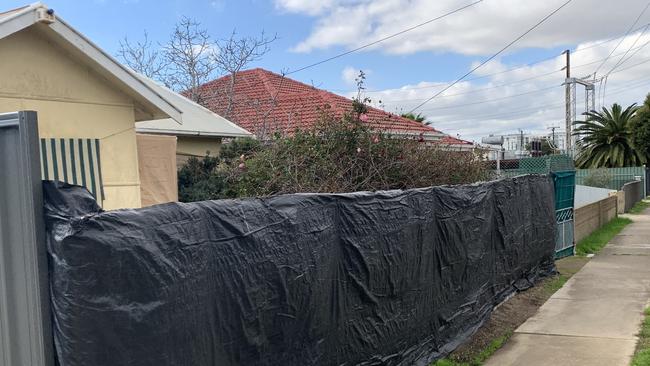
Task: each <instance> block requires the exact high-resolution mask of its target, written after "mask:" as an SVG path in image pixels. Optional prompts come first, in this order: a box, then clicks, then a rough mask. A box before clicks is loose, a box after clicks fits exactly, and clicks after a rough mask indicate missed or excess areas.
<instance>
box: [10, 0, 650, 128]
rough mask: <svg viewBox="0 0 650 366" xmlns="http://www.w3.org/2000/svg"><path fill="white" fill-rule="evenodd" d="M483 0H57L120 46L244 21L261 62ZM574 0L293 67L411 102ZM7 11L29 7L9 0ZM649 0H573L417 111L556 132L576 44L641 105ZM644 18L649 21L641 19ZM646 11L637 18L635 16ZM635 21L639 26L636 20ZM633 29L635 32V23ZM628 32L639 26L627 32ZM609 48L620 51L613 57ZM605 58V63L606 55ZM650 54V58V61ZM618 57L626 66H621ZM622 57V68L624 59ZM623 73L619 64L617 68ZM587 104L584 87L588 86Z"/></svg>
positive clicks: (586, 65)
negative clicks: (185, 22) (191, 25)
mask: <svg viewBox="0 0 650 366" xmlns="http://www.w3.org/2000/svg"><path fill="white" fill-rule="evenodd" d="M474 1H475V0H436V1H432V0H187V1H180V0H156V1H154V0H50V1H46V2H45V3H46V4H47V5H48V6H50V7H51V8H52V9H54V10H55V12H56V14H57V16H59V17H61V18H63V19H65V20H66V21H67V22H68V23H69V24H70V25H72V26H73V27H75V28H76V29H77V30H79V31H80V32H82V33H83V34H85V35H86V36H87V37H88V38H90V39H91V40H92V41H93V42H95V43H96V44H98V45H99V46H100V47H102V48H103V49H104V50H106V51H107V52H108V53H111V54H116V53H117V50H118V48H119V42H120V40H122V39H123V38H124V37H125V36H126V37H128V38H129V39H130V40H138V39H141V38H142V34H143V32H144V31H145V30H146V31H147V32H148V34H149V38H150V39H152V40H154V41H155V42H158V43H164V42H165V41H166V40H167V39H168V38H169V34H170V33H171V31H172V29H173V26H174V24H175V23H176V22H177V21H178V20H179V19H180V18H181V17H183V16H187V17H190V18H193V19H195V20H197V21H199V22H200V23H201V25H202V26H203V27H205V28H206V29H207V30H208V32H209V33H210V34H211V35H212V37H213V38H215V39H222V38H224V37H227V36H228V35H230V33H231V32H232V31H233V30H235V31H236V32H237V33H238V34H240V35H243V36H255V35H259V34H260V32H262V31H264V32H265V33H266V34H269V35H273V34H276V35H277V37H278V39H277V40H276V41H275V42H273V44H272V45H271V51H270V52H269V53H268V54H267V55H265V56H264V58H263V59H261V60H259V61H257V62H255V63H254V64H252V65H251V67H262V68H265V69H268V70H270V71H273V72H277V73H282V72H291V71H292V70H297V69H299V68H302V67H304V66H306V65H310V64H312V63H315V62H318V61H321V60H324V59H327V58H329V57H332V56H335V55H338V54H340V53H342V52H345V51H348V50H351V49H354V48H357V47H359V46H362V45H365V44H367V43H370V42H374V41H376V40H378V39H382V38H384V37H386V36H389V35H391V34H394V33H397V32H400V31H402V30H404V29H407V28H409V27H412V26H414V25H417V24H420V23H423V22H426V21H428V20H430V19H433V18H436V17H438V16H440V15H442V14H445V13H448V12H450V11H452V10H454V9H457V8H460V7H462V6H465V5H468V4H470V3H472V2H474ZM565 1H566V0H545V1H540V0H528V1H523V0H483V1H481V2H479V3H477V4H475V5H473V6H470V7H468V8H466V9H464V10H462V11H459V12H457V13H455V14H452V15H450V16H447V17H445V18H443V19H440V20H437V21H434V22H431V23H429V24H426V25H424V26H422V27H419V28H417V29H414V30H412V31H409V32H406V33H404V34H401V35H399V36H396V37H393V38H391V39H389V40H387V41H385V42H380V43H378V44H375V45H373V46H371V47H368V48H365V49H363V50H361V51H358V52H353V53H351V54H349V55H346V56H343V57H340V58H337V59H335V60H332V61H329V62H325V63H323V64H321V65H318V66H314V67H311V68H308V69H306V70H303V71H300V72H296V73H292V74H291V75H290V77H291V78H294V79H297V80H299V81H302V82H305V83H307V84H310V85H314V86H316V87H318V88H321V89H326V90H329V91H333V92H336V93H338V94H341V95H345V96H352V95H354V94H356V92H355V89H356V86H355V81H354V79H355V77H356V75H357V74H358V72H359V70H363V71H364V72H365V74H366V83H365V87H366V94H365V95H366V96H367V97H369V98H370V99H371V100H372V103H373V105H375V106H378V107H381V108H383V109H385V110H387V111H389V112H396V113H400V112H408V111H411V110H412V109H413V108H414V107H416V106H417V105H419V104H420V103H422V102H423V101H425V100H426V99H428V98H430V97H431V96H433V95H434V94H436V93H437V92H438V91H440V90H441V89H442V88H444V87H446V86H447V85H449V83H451V82H453V81H454V80H456V79H457V78H459V77H460V76H462V75H463V74H465V73H467V72H468V71H470V70H471V69H472V68H473V67H475V66H477V65H478V64H479V63H481V62H482V61H484V60H486V59H487V58H488V57H490V56H491V55H493V54H494V53H495V52H497V51H498V50H499V49H501V48H502V47H504V46H505V45H506V44H508V43H509V42H510V41H512V40H513V39H515V38H516V37H517V36H519V35H521V34H522V33H524V32H525V31H526V30H527V29H529V28H530V27H532V26H533V25H534V24H535V23H537V22H538V21H540V20H541V19H542V18H543V17H545V16H546V15H548V14H549V13H551V12H552V11H553V10H555V9H557V8H558V7H559V6H560V5H562V4H563V3H564V2H565ZM0 4H1V5H2V7H1V8H2V9H1V10H8V9H11V8H15V7H18V6H22V5H26V3H25V2H22V1H16V0H0ZM647 5H648V2H647V1H646V0H618V1H611V0H572V1H571V2H570V3H569V4H568V5H567V6H566V7H564V8H563V9H561V10H560V11H559V12H558V13H557V14H555V15H554V16H552V17H551V18H549V20H548V21H546V22H544V23H543V24H542V25H540V26H539V27H538V28H536V29H535V30H533V31H532V32H531V33H529V34H528V35H526V36H525V37H524V38H522V39H521V40H520V41H518V42H517V43H515V44H514V45H513V46H512V47H511V48H509V49H508V50H507V51H506V52H504V53H503V54H501V55H500V56H498V57H496V58H495V59H494V60H492V61H490V62H489V63H487V64H486V65H485V66H483V67H481V68H479V69H478V70H476V71H475V72H474V73H472V74H471V75H470V76H468V77H467V78H466V79H465V80H464V81H461V82H459V83H458V84H456V85H454V86H453V87H451V88H449V89H448V90H447V91H445V92H444V93H442V94H441V95H440V96H439V97H436V98H434V99H432V100H431V101H429V102H427V103H426V104H425V105H423V106H422V107H420V108H419V109H417V110H416V111H415V112H416V113H422V114H423V115H425V116H426V117H427V120H428V121H429V122H431V123H432V126H433V127H434V128H437V129H439V130H442V131H443V132H446V133H449V134H451V135H453V136H460V137H461V138H464V139H468V140H473V141H480V139H481V137H483V136H486V135H489V134H507V133H516V132H518V131H519V129H522V130H523V131H525V132H527V133H544V132H547V131H548V129H547V128H548V127H551V126H564V114H565V111H564V87H563V86H562V83H563V82H564V76H565V74H564V71H562V70H561V68H562V67H563V66H564V64H565V57H564V56H563V55H561V53H562V52H563V51H564V50H565V49H569V50H571V51H572V54H571V64H572V68H571V70H572V76H576V77H586V76H588V75H593V73H594V72H595V71H598V73H597V75H598V76H599V77H601V76H605V75H608V77H607V83H606V84H605V83H604V82H603V83H598V84H597V88H596V97H597V99H598V100H597V102H596V106H597V107H600V106H601V105H603V102H604V105H605V106H609V105H611V104H612V103H615V102H617V103H620V104H623V105H628V104H631V103H641V102H643V99H644V97H645V95H646V94H647V93H648V92H650V47H645V46H646V44H647V43H650V29H648V24H649V23H650V9H647V10H646V11H645V12H644V8H646V7H647ZM637 18H638V19H637ZM635 21H636V24H635ZM633 25H634V26H633ZM630 29H632V31H631V32H629V33H628V30H630ZM626 34H627V35H626ZM608 56H609V57H608ZM603 61H604V63H603ZM645 61H648V62H645ZM617 64H618V65H617ZM615 66H616V67H615ZM610 72H611V73H610ZM576 99H577V101H578V103H577V111H578V113H581V112H582V111H584V108H585V107H584V89H583V88H580V87H579V88H578V89H577V98H576Z"/></svg>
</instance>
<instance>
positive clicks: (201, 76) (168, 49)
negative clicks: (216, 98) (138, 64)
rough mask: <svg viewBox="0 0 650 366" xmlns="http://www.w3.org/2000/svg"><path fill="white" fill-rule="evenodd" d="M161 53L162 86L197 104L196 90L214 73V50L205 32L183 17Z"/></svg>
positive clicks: (215, 64) (213, 75)
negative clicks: (163, 61)
mask: <svg viewBox="0 0 650 366" xmlns="http://www.w3.org/2000/svg"><path fill="white" fill-rule="evenodd" d="M162 49H163V55H164V58H165V60H166V61H167V64H168V67H167V68H166V70H165V76H164V82H165V84H166V85H167V86H168V87H169V88H171V89H173V90H176V91H179V92H185V93H186V96H187V97H188V98H190V99H192V100H193V101H195V102H198V103H201V102H202V100H201V95H200V92H199V87H200V86H201V85H203V84H204V83H206V82H208V81H210V80H212V79H213V78H214V77H215V76H216V71H217V69H218V65H217V63H215V62H214V59H215V53H216V52H217V49H216V46H215V43H214V42H213V41H212V40H211V38H210V35H209V34H208V31H207V30H206V29H204V28H201V23H199V22H197V21H195V20H193V19H190V18H187V17H183V18H182V19H181V20H180V21H179V22H178V23H177V24H176V26H175V28H174V31H173V33H172V35H171V38H170V40H169V42H168V43H167V44H165V45H163V48H162Z"/></svg>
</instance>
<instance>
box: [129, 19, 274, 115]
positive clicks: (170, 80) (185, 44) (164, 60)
mask: <svg viewBox="0 0 650 366" xmlns="http://www.w3.org/2000/svg"><path fill="white" fill-rule="evenodd" d="M276 39H277V36H275V35H274V36H272V37H269V36H267V35H266V34H265V33H264V32H262V33H261V34H260V36H258V37H239V36H238V35H237V33H236V32H235V31H233V32H232V33H231V34H230V36H229V37H228V38H225V39H223V40H220V41H214V40H213V38H212V37H211V36H210V34H209V33H208V31H207V30H206V29H205V28H203V27H201V24H200V23H199V22H197V21H196V20H194V19H191V18H187V17H183V18H181V20H180V21H179V22H178V23H177V24H176V25H175V27H174V31H173V32H172V34H171V36H170V39H169V40H168V41H167V42H166V43H162V44H158V48H156V47H154V44H153V43H152V42H151V41H149V39H148V36H147V33H146V32H145V38H144V41H142V42H136V43H133V42H130V41H129V40H128V39H127V38H125V39H124V41H122V42H120V49H119V51H118V53H117V55H118V57H120V58H121V59H122V60H124V62H125V63H126V64H127V65H128V66H129V67H131V68H132V69H134V70H135V71H137V72H140V73H142V74H144V75H146V76H148V77H150V78H152V79H155V80H157V81H160V82H162V83H164V84H165V85H166V86H167V87H169V88H170V89H173V90H175V91H178V92H183V93H184V94H185V95H186V96H187V97H188V98H190V99H192V100H194V101H195V102H198V103H200V104H205V103H206V101H207V100H208V99H210V98H213V97H219V99H222V98H221V97H224V98H225V100H226V106H225V108H224V111H225V113H224V114H225V115H226V117H228V116H229V114H230V112H231V111H232V108H233V105H234V103H235V98H234V95H233V92H234V86H235V80H236V77H237V73H238V72H239V71H241V70H243V69H245V68H246V67H247V66H249V65H250V63H252V62H254V61H258V60H260V59H261V58H262V57H263V56H264V55H265V54H267V53H268V52H269V51H270V44H271V43H272V42H273V41H275V40H276ZM223 75H228V76H229V77H230V82H229V83H228V86H227V87H226V88H225V90H212V91H209V92H208V91H205V90H202V89H201V85H203V84H205V83H207V82H208V81H211V80H213V79H215V78H217V77H219V76H223ZM208 93H210V94H208Z"/></svg>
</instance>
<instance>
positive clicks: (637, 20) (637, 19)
mask: <svg viewBox="0 0 650 366" xmlns="http://www.w3.org/2000/svg"><path fill="white" fill-rule="evenodd" d="M649 6H650V2H648V3H647V4H646V6H645V8H643V11H642V12H641V13H639V15H638V16H637V17H636V19H635V20H634V23H632V25H631V26H630V28H629V29H628V30H627V32H625V35H623V37H621V39H620V40H619V41H618V43H617V44H616V47H614V48H613V49H612V51H611V52H610V53H609V55H608V56H607V57H606V58H605V60H603V62H602V63H601V64H600V65H598V67H597V68H596V70H595V71H594V76H595V75H596V74H597V73H598V70H600V68H601V67H603V65H604V64H605V63H606V62H607V60H608V59H609V58H610V57H611V56H612V54H613V53H614V51H616V49H617V48H618V46H620V45H621V43H623V40H625V37H627V36H628V35H629V34H630V32H632V29H633V28H634V26H635V25H636V23H638V22H639V19H641V17H642V16H643V13H645V11H646V10H647V9H648V7H649Z"/></svg>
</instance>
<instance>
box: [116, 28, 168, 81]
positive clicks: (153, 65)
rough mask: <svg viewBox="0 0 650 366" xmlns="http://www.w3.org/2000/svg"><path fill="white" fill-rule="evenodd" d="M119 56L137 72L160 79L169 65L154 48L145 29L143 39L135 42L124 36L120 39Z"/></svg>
mask: <svg viewBox="0 0 650 366" xmlns="http://www.w3.org/2000/svg"><path fill="white" fill-rule="evenodd" d="M117 57H119V58H121V59H122V61H124V63H125V64H126V65H127V66H128V67H130V68H131V69H133V70H134V71H135V72H138V73H140V74H142V75H144V76H146V77H148V78H150V79H154V80H158V81H161V80H162V75H163V71H164V70H165V68H166V66H167V65H166V64H165V62H164V60H163V59H162V56H161V54H160V52H159V51H158V50H157V49H154V48H153V43H152V42H151V41H150V40H149V34H148V33H147V31H144V38H143V40H142V41H136V42H135V43H132V42H130V41H129V39H128V38H127V37H124V39H123V40H121V41H120V49H119V50H118V51H117Z"/></svg>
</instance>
